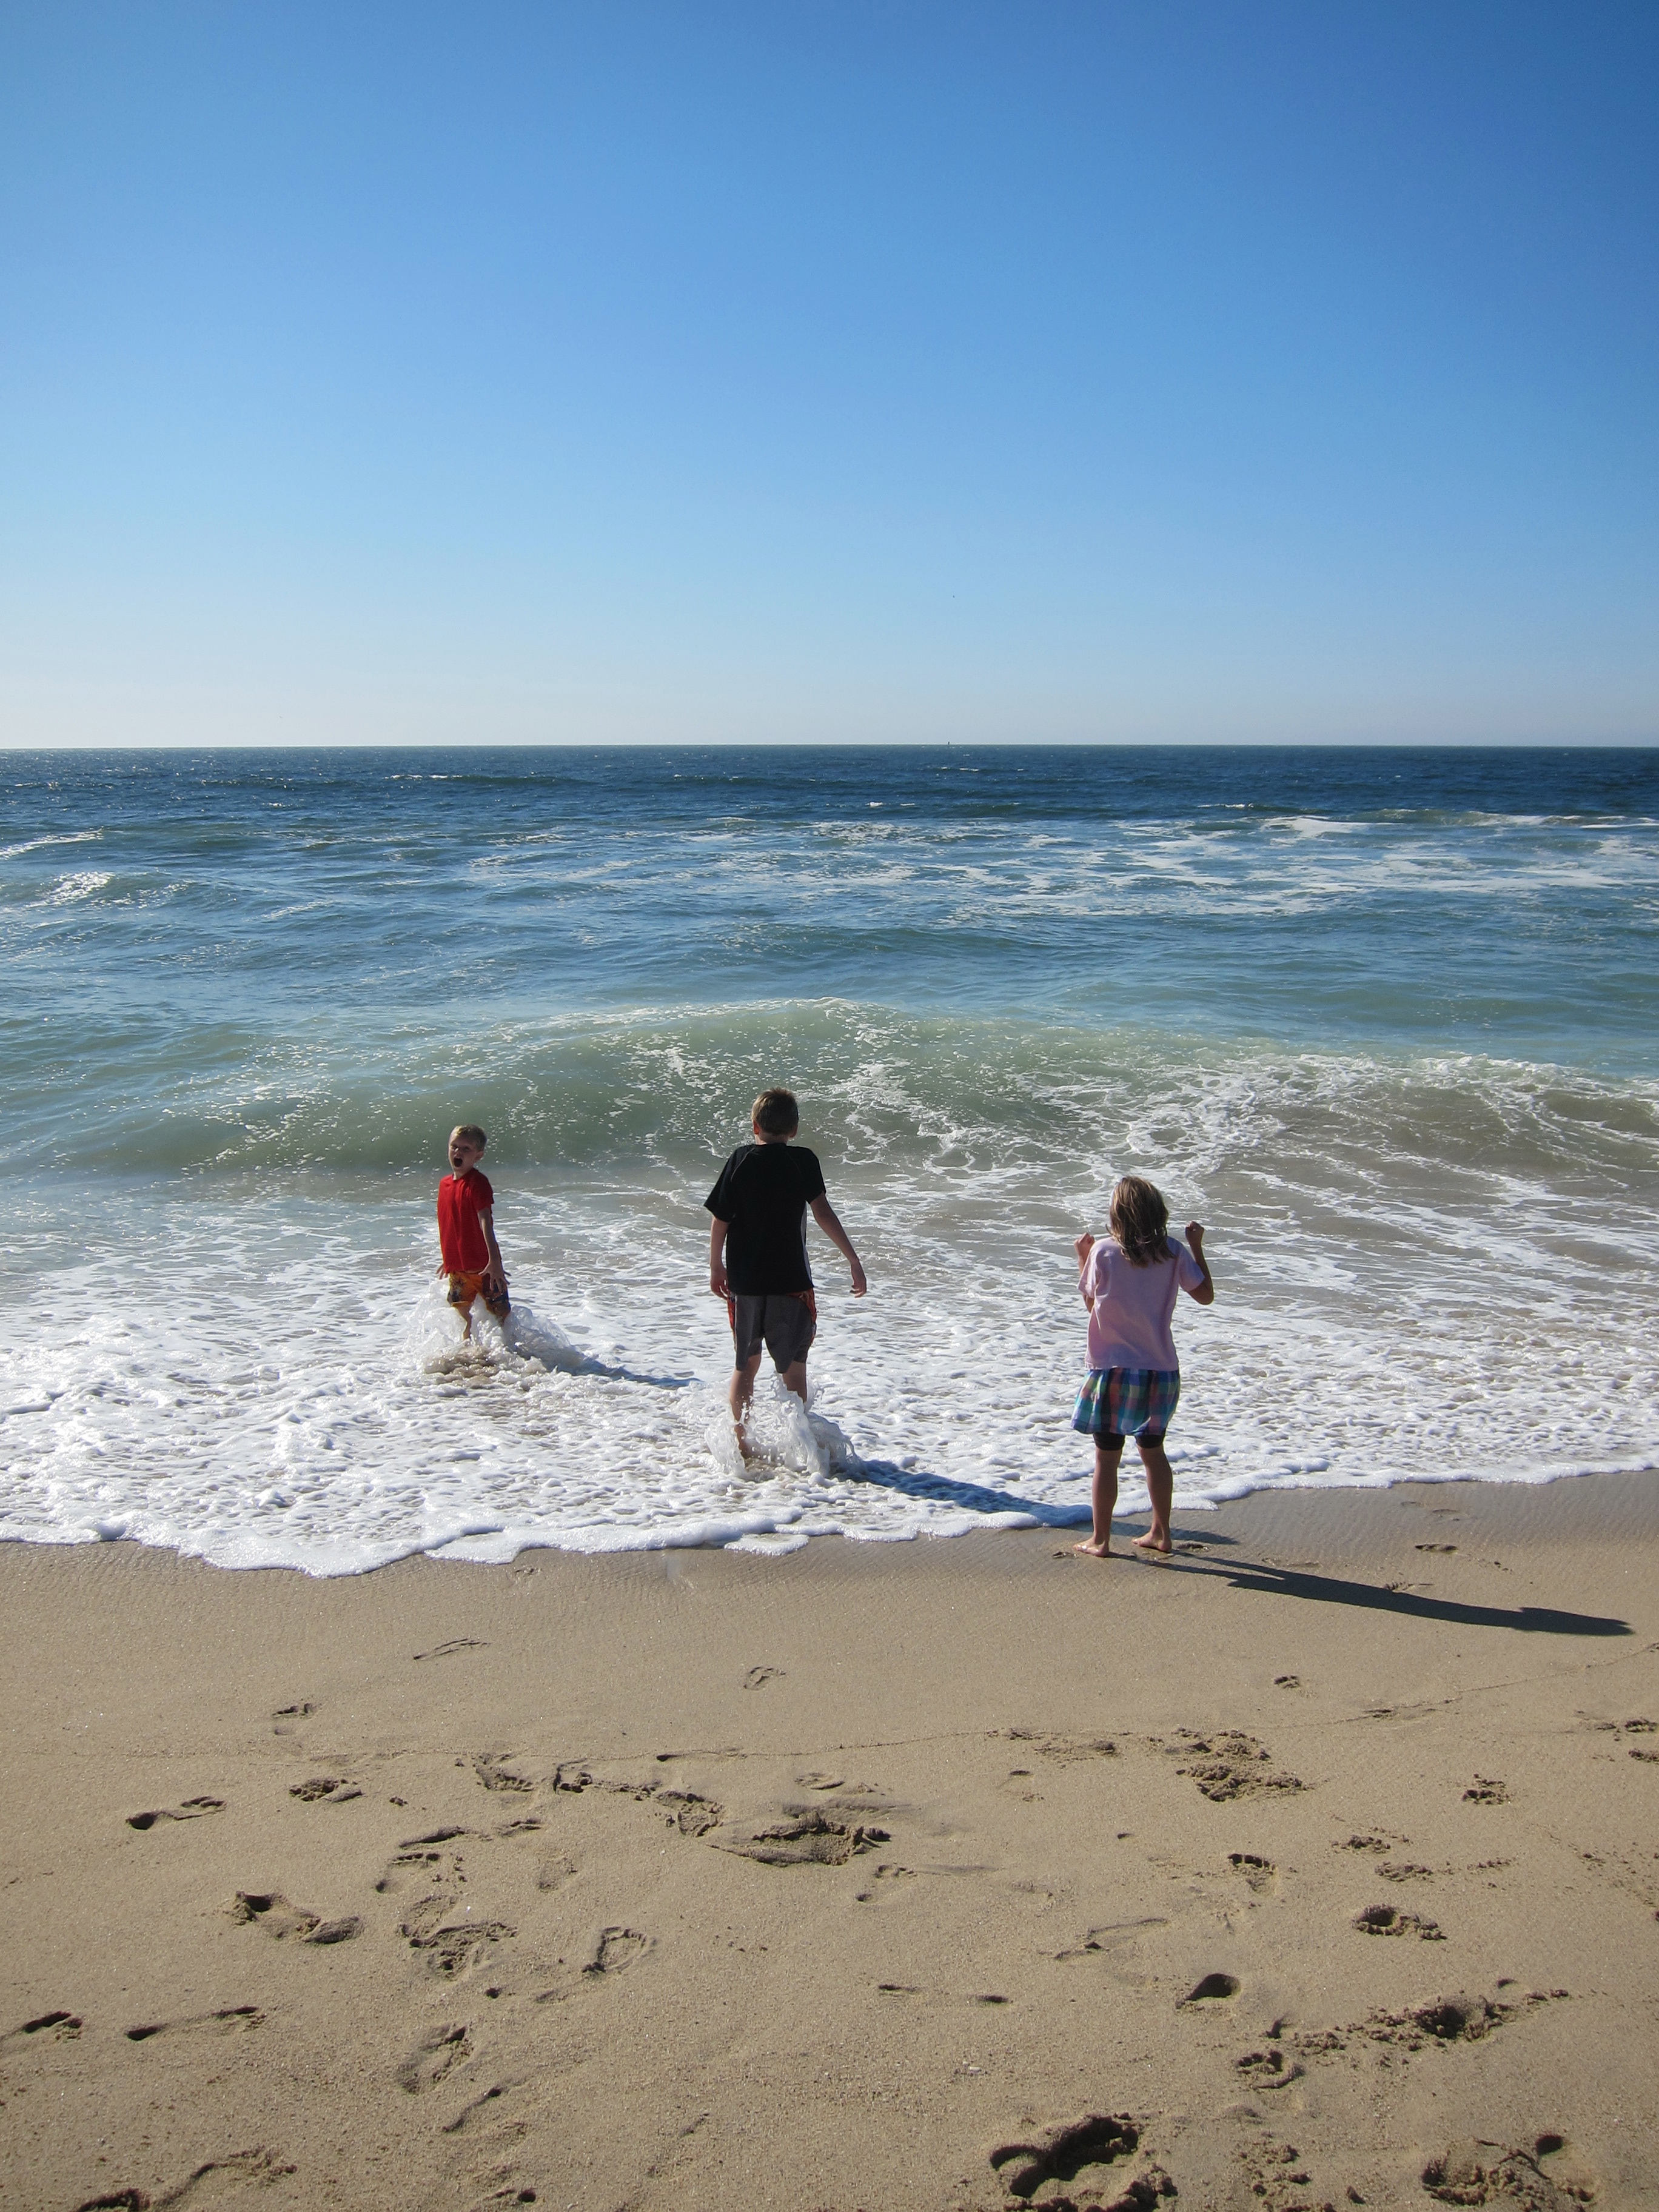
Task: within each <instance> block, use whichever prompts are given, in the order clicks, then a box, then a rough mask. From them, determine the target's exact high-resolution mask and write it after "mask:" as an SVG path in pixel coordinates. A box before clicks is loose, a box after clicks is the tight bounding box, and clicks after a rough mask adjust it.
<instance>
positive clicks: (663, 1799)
mask: <svg viewBox="0 0 1659 2212" xmlns="http://www.w3.org/2000/svg"><path fill="white" fill-rule="evenodd" d="M652 1802H653V1804H655V1805H657V1806H659V1807H660V1808H661V1810H662V1814H663V1817H664V1819H665V1820H666V1821H667V1823H668V1825H669V1826H670V1827H671V1828H676V1829H678V1832H679V1833H680V1834H681V1835H683V1836H706V1835H707V1834H708V1832H709V1830H710V1829H711V1828H718V1827H719V1826H720V1822H721V1821H722V1820H724V1819H725V1818H726V1813H725V1810H724V1808H722V1807H720V1806H719V1805H717V1804H716V1803H715V1802H714V1799H713V1798H712V1797H704V1796H702V1795H701V1794H700V1793H699V1792H698V1791H696V1790H659V1791H658V1792H657V1794H656V1796H654V1797H653V1800H652Z"/></svg>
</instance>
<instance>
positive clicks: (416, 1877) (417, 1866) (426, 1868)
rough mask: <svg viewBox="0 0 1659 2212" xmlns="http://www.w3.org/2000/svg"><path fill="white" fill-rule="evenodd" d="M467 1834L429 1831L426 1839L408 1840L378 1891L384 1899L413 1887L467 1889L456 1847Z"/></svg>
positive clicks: (459, 1830)
mask: <svg viewBox="0 0 1659 2212" xmlns="http://www.w3.org/2000/svg"><path fill="white" fill-rule="evenodd" d="M468 1832H469V1831H468V1830H466V1829H465V1828H452V1827H443V1828H433V1829H430V1830H429V1831H428V1832H427V1833H426V1834H425V1835H423V1836H408V1837H405V1838H404V1841H403V1842H402V1843H401V1844H398V1850H397V1852H396V1855H395V1856H394V1857H392V1860H391V1861H390V1862H389V1863H388V1865H387V1867H386V1872H385V1873H384V1874H383V1875H381V1876H380V1880H379V1881H377V1882H376V1883H375V1885H374V1887H375V1890H376V1891H377V1893H379V1894H380V1896H382V1897H384V1896H386V1894H387V1893H388V1892H392V1893H395V1892H397V1891H398V1890H400V1889H406V1888H408V1887H410V1884H411V1883H420V1884H422V1885H423V1886H424V1887H427V1888H431V1887H433V1886H434V1885H435V1884H439V1883H442V1884H445V1885H447V1886H449V1887H453V1888H461V1889H465V1887H466V1876H465V1874H464V1873H463V1872H462V1870H461V1869H462V1865H463V1861H462V1857H461V1854H460V1852H459V1851H458V1850H455V1849H454V1844H455V1842H456V1840H457V1838H459V1837H462V1836H465V1835H466V1834H467V1833H468Z"/></svg>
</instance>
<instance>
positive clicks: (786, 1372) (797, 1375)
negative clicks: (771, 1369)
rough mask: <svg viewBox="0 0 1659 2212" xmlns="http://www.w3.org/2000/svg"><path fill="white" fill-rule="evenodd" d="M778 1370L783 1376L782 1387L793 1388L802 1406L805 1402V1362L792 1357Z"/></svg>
mask: <svg viewBox="0 0 1659 2212" xmlns="http://www.w3.org/2000/svg"><path fill="white" fill-rule="evenodd" d="M780 1372H781V1375H782V1376H783V1387H784V1389H786V1390H793V1392H794V1394H795V1395H796V1396H797V1397H798V1398H799V1400H800V1401H801V1403H802V1405H803V1406H804V1405H805V1403H806V1362H805V1360H804V1359H792V1360H791V1361H790V1363H789V1364H788V1366H787V1367H785V1368H782V1369H781V1370H780Z"/></svg>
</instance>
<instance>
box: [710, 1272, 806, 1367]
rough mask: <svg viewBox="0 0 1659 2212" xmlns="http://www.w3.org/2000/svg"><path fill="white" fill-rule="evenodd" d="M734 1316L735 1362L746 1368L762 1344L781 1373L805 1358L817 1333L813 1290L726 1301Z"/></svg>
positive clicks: (729, 1310) (733, 1347)
mask: <svg viewBox="0 0 1659 2212" xmlns="http://www.w3.org/2000/svg"><path fill="white" fill-rule="evenodd" d="M726 1309H727V1310H728V1312H729V1313H730V1314H731V1316H732V1351H733V1352H734V1354H735V1355H736V1364H737V1365H738V1366H739V1367H747V1366H748V1364H749V1363H750V1360H751V1359H752V1358H754V1357H755V1355H756V1354H757V1352H759V1350H760V1348H761V1346H762V1344H764V1345H765V1346H766V1348H767V1350H768V1351H769V1352H770V1353H771V1355H772V1364H773V1365H774V1367H775V1368H776V1369H777V1370H778V1372H779V1373H780V1374H781V1373H782V1372H783V1370H784V1369H785V1368H786V1367H793V1365H794V1364H795V1362H796V1361H797V1360H798V1359H805V1357H806V1355H807V1352H809V1351H810V1350H811V1343H812V1339H813V1338H814V1337H815V1336H816V1335H817V1333H818V1310H817V1304H816V1302H815V1301H814V1299H813V1297H812V1293H811V1291H780V1292H776V1293H775V1294H774V1295H773V1296H771V1297H753V1298H750V1297H733V1298H728V1299H727V1300H726Z"/></svg>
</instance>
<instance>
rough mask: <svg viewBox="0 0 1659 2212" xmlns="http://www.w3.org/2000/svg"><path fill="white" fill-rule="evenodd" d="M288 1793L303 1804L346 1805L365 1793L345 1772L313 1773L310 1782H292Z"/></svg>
mask: <svg viewBox="0 0 1659 2212" xmlns="http://www.w3.org/2000/svg"><path fill="white" fill-rule="evenodd" d="M288 1794H289V1796H290V1797H297V1798H298V1799H299V1801H300V1802H301V1804H302V1805H344V1804H346V1803H348V1802H349V1800H350V1799H352V1798H353V1797H361V1796H362V1794H363V1793H362V1790H360V1789H359V1788H358V1787H357V1785H356V1783H355V1782H349V1781H348V1780H347V1779H346V1778H345V1776H344V1775H343V1774H313V1776H312V1778H311V1779H310V1781H309V1782H290V1783H289V1789H288Z"/></svg>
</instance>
